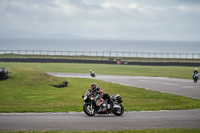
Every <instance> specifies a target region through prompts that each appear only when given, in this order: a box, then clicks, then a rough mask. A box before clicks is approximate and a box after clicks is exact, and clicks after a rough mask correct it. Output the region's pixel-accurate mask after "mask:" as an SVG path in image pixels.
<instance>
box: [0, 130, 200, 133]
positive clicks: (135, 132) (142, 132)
mask: <svg viewBox="0 0 200 133" xmlns="http://www.w3.org/2000/svg"><path fill="white" fill-rule="evenodd" d="M199 132H200V129H142V130H118V131H16V132H11V133H199ZM0 133H10V132H1V131H0Z"/></svg>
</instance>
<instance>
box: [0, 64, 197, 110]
mask: <svg viewBox="0 0 200 133" xmlns="http://www.w3.org/2000/svg"><path fill="white" fill-rule="evenodd" d="M8 64H9V63H8ZM11 64H12V65H13V66H9V67H8V68H9V71H10V72H11V74H10V77H11V78H9V79H7V80H4V81H0V112H68V111H83V109H82V106H83V103H84V102H83V99H82V97H81V96H82V95H83V94H84V93H85V91H86V90H87V89H89V87H90V84H91V83H93V82H96V83H98V85H99V86H100V87H102V88H103V89H104V91H105V92H106V93H109V94H110V95H113V94H116V93H119V94H120V95H121V96H122V99H123V101H124V102H123V105H124V108H125V111H139V110H176V109H196V108H200V100H197V99H191V98H187V97H182V96H177V95H171V94H165V93H160V92H156V91H150V90H145V89H141V88H136V87H130V86H123V85H119V84H114V83H109V82H104V81H100V80H95V79H81V78H65V79H64V78H57V77H54V76H50V75H47V74H45V73H44V72H42V71H40V70H37V69H35V68H32V67H36V65H37V64H23V63H22V64H21V65H20V67H19V63H16V65H14V63H11ZM11 64H10V65H11ZM28 65H30V66H32V67H27V66H28ZM38 65H39V64H38ZM41 65H43V64H40V67H41ZM46 65H47V64H46ZM49 65H50V64H49ZM53 65H54V64H52V66H53ZM57 65H58V64H57ZM52 66H51V65H50V67H52ZM55 67H56V66H55ZM64 80H67V81H68V82H69V84H68V87H65V88H55V87H52V86H50V85H49V84H59V83H61V82H63V81H64Z"/></svg>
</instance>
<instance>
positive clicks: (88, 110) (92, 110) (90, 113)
mask: <svg viewBox="0 0 200 133" xmlns="http://www.w3.org/2000/svg"><path fill="white" fill-rule="evenodd" d="M83 110H84V112H85V114H87V115H88V116H94V115H95V114H96V109H95V107H94V106H92V108H91V105H90V104H84V105H83Z"/></svg>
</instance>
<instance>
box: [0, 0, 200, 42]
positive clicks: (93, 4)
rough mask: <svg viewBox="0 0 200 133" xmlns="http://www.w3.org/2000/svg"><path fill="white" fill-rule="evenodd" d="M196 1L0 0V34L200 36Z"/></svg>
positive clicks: (198, 1) (143, 37)
mask: <svg viewBox="0 0 200 133" xmlns="http://www.w3.org/2000/svg"><path fill="white" fill-rule="evenodd" d="M199 36H200V0H0V37H29V38H30V37H36V38H37V37H51V38H53V37H55V38H57V37H60V38H87V39H132V40H191V41H200V37H199Z"/></svg>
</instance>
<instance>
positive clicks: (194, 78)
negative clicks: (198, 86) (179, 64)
mask: <svg viewBox="0 0 200 133" xmlns="http://www.w3.org/2000/svg"><path fill="white" fill-rule="evenodd" d="M198 78H199V74H198V73H197V74H196V73H195V74H194V75H193V80H194V83H197V81H198Z"/></svg>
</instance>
